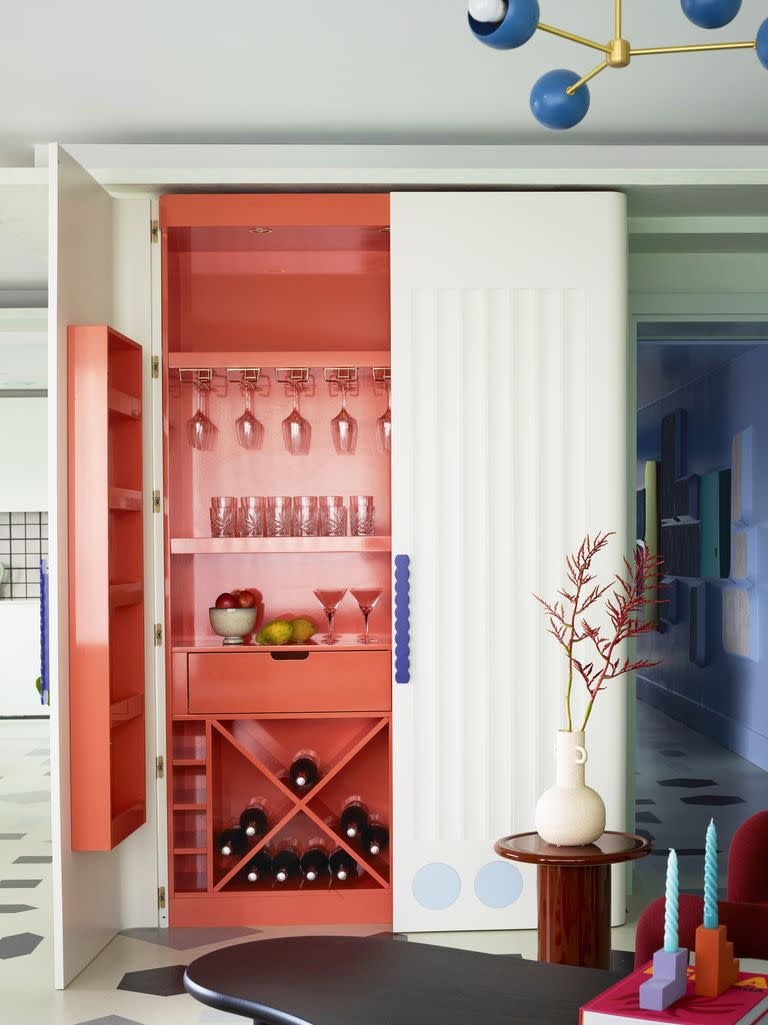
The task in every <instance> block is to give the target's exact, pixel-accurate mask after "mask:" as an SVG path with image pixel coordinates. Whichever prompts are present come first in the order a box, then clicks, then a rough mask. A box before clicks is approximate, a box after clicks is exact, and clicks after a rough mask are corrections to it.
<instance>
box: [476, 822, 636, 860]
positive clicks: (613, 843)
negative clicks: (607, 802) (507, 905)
mask: <svg viewBox="0 0 768 1025" xmlns="http://www.w3.org/2000/svg"><path fill="white" fill-rule="evenodd" d="M494 850H495V851H496V853H497V854H498V855H500V856H501V857H502V858H508V859H509V860H510V861H525V862H527V863H528V864H531V865H552V866H557V865H559V866H561V867H573V868H578V867H584V868H586V867H588V866H590V865H616V864H618V863H619V862H622V861H635V860H636V859H637V858H644V857H645V856H646V855H647V854H650V853H651V844H650V843H649V841H648V840H646V839H645V837H642V836H635V835H634V833H614V832H610V831H609V832H606V833H603V835H602V836H601V837H600V838H599V839H598V840H595V842H594V843H591V844H587V845H586V846H585V847H555V846H554V845H553V844H548V843H547V842H546V841H545V840H542V839H541V837H540V836H539V834H538V833H516V834H515V835H514V836H505V837H504V838H503V839H501V840H497V841H496V843H495V845H494Z"/></svg>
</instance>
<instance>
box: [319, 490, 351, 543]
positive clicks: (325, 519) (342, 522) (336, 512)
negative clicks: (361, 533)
mask: <svg viewBox="0 0 768 1025" xmlns="http://www.w3.org/2000/svg"><path fill="white" fill-rule="evenodd" d="M318 502H319V505H320V535H321V536H322V537H346V536H347V510H346V508H345V507H344V499H343V498H342V496H341V495H321V496H320V498H319V499H318Z"/></svg>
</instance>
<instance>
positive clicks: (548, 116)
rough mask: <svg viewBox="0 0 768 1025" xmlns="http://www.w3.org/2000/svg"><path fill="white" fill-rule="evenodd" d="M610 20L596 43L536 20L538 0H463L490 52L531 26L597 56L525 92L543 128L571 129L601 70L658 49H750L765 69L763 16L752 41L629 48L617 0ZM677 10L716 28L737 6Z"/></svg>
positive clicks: (722, 1)
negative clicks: (580, 69) (611, 28)
mask: <svg viewBox="0 0 768 1025" xmlns="http://www.w3.org/2000/svg"><path fill="white" fill-rule="evenodd" d="M615 4H616V23H615V32H614V36H613V39H611V40H610V41H609V42H608V43H605V44H604V43H598V42H596V41H595V40H593V39H586V38H585V37H584V36H578V35H575V34H574V33H573V32H566V31H565V29H561V28H555V27H554V26H553V25H545V24H544V23H543V22H542V21H541V20H540V10H539V3H538V0H469V27H470V28H471V30H472V32H473V34H474V36H475V38H476V39H478V40H479V41H480V42H481V43H485V45H486V46H492V47H493V48H494V49H496V50H514V49H516V48H517V47H518V46H522V45H523V44H524V43H527V42H528V40H529V39H530V38H531V36H532V35H533V34H534V32H535V31H536V29H540V30H541V31H542V32H549V33H550V34H551V35H553V36H560V37H561V38H562V39H568V40H570V42H572V43H579V44H580V45H581V46H588V47H590V48H591V49H593V50H599V51H600V52H601V53H602V54H603V59H602V61H601V62H600V63H599V64H598V65H597V67H595V68H593V69H592V70H591V71H589V72H587V74H586V75H581V76H580V75H578V74H577V72H575V71H567V70H565V69H564V68H558V69H557V70H555V71H548V72H547V73H546V74H544V75H542V76H541V78H540V79H539V80H538V82H536V84H535V85H534V87H533V89H532V90H531V111H532V113H533V116H534V117H535V118H536V120H537V121H539V122H541V124H543V125H544V126H545V127H546V128H554V129H565V128H573V127H574V126H575V125H577V124H578V123H579V122H580V121H581V120H583V118H584V117H585V115H586V113H587V111H588V110H589V101H590V95H589V89H588V87H587V82H590V81H591V80H592V79H593V78H594V77H595V76H596V75H599V74H600V72H601V71H605V69H606V68H626V67H627V65H628V64H629V62H630V61H631V59H632V58H633V57H645V56H647V55H651V54H663V53H700V52H703V51H706V50H756V52H757V59H758V60H759V61H760V63H761V64H762V65H763V67H764V68H768V19H766V21H764V22H763V24H762V25H761V26H760V28H759V30H758V32H757V36H756V37H755V39H752V40H749V41H747V42H744V43H699V44H695V45H693V46H650V47H644V48H642V49H635V48H633V47H632V46H630V44H629V40H628V39H625V38H624V36H623V35H622V28H621V16H622V11H621V6H622V0H615ZM681 6H682V8H683V13H684V14H685V15H686V17H687V18H688V19H689V20H690V21H692V22H693V23H694V25H698V26H699V28H706V29H716V28H722V27H723V26H724V25H728V24H729V23H730V22H731V21H733V19H734V18H735V17H736V15H737V14H738V13H739V11H740V9H741V0H681Z"/></svg>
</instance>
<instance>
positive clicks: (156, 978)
mask: <svg viewBox="0 0 768 1025" xmlns="http://www.w3.org/2000/svg"><path fill="white" fill-rule="evenodd" d="M186 968H187V966H186V965H183V964H175V965H169V966H168V967H167V968H148V969H147V970H146V971H141V972H127V973H126V974H125V975H124V976H123V977H122V979H121V980H120V985H119V986H118V987H117V988H118V989H123V990H126V991H127V992H128V993H148V994H149V995H150V996H154V997H173V996H176V994H177V993H185V992H186V990H185V989H184V981H183V980H184V972H185V971H186Z"/></svg>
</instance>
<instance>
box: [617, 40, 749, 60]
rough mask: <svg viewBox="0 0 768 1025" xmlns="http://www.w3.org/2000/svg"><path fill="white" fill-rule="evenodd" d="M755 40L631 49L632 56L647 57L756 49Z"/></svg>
mask: <svg viewBox="0 0 768 1025" xmlns="http://www.w3.org/2000/svg"><path fill="white" fill-rule="evenodd" d="M754 48H755V40H754V39H752V40H751V41H749V42H745V43H697V44H694V45H693V46H647V47H644V48H643V49H640V50H635V49H632V50H630V51H629V54H630V56H631V57H646V56H648V55H650V54H656V53H702V52H703V51H705V50H754Z"/></svg>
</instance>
